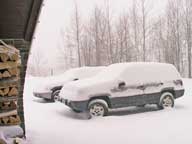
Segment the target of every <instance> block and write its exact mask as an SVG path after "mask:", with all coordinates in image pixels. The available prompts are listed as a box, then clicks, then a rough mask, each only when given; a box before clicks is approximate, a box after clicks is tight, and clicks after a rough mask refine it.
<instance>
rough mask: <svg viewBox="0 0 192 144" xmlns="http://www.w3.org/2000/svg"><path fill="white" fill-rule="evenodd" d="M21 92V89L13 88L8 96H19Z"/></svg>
mask: <svg viewBox="0 0 192 144" xmlns="http://www.w3.org/2000/svg"><path fill="white" fill-rule="evenodd" d="M18 94H19V91H18V89H17V88H16V87H13V88H11V90H10V91H9V93H8V96H17V95H18Z"/></svg>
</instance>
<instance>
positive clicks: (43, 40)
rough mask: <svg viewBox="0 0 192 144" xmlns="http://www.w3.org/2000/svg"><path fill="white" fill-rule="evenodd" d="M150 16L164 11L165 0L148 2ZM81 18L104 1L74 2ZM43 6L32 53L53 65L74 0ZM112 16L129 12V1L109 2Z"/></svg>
mask: <svg viewBox="0 0 192 144" xmlns="http://www.w3.org/2000/svg"><path fill="white" fill-rule="evenodd" d="M148 1H149V5H150V6H149V9H151V10H150V13H151V14H152V15H154V16H155V15H158V14H159V13H161V12H163V11H164V7H165V4H166V1H167V0H148ZM76 2H77V5H78V8H79V12H80V15H81V17H82V18H85V19H86V17H87V16H88V14H90V12H91V10H92V8H93V7H94V6H95V5H98V6H103V5H104V3H105V2H106V0H76ZM44 4H45V5H44V6H43V7H42V12H41V15H40V19H39V21H40V23H38V25H37V28H36V33H35V39H34V41H33V44H32V50H31V51H32V53H33V52H34V51H35V52H38V53H41V54H42V56H44V57H47V59H48V63H49V65H50V64H53V63H54V59H55V57H56V56H57V54H58V51H56V47H57V46H58V43H59V41H62V40H61V39H62V37H61V30H62V29H65V27H66V26H68V25H69V24H70V19H71V15H72V12H73V9H74V0H44ZM109 5H110V8H111V10H112V15H113V16H114V17H115V15H118V14H120V13H122V12H124V11H127V10H129V6H130V5H131V0H109Z"/></svg>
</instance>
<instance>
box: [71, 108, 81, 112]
mask: <svg viewBox="0 0 192 144" xmlns="http://www.w3.org/2000/svg"><path fill="white" fill-rule="evenodd" d="M72 111H74V112H75V113H81V112H82V111H80V110H76V109H72Z"/></svg>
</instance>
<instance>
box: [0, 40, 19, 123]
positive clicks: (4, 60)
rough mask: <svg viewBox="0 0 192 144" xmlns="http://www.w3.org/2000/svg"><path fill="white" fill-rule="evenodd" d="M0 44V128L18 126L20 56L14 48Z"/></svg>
mask: <svg viewBox="0 0 192 144" xmlns="http://www.w3.org/2000/svg"><path fill="white" fill-rule="evenodd" d="M0 42H1V43H2V45H0V126H10V125H19V124H20V118H19V116H18V113H17V108H18V105H17V100H18V95H19V90H18V84H19V77H20V76H19V74H20V65H21V60H20V54H19V51H18V50H17V49H16V48H14V47H12V46H10V45H7V44H5V43H4V42H2V41H0Z"/></svg>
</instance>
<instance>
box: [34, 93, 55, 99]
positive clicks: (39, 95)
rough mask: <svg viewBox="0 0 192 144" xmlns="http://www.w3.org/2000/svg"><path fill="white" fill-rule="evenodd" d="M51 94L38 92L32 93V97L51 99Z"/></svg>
mask: <svg viewBox="0 0 192 144" xmlns="http://www.w3.org/2000/svg"><path fill="white" fill-rule="evenodd" d="M51 94H52V93H51V92H42V93H40V92H33V95H34V96H35V97H38V98H44V99H51V98H52V96H51Z"/></svg>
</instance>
